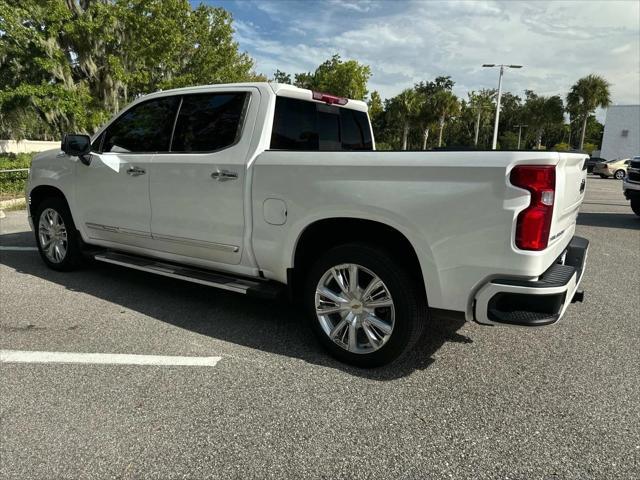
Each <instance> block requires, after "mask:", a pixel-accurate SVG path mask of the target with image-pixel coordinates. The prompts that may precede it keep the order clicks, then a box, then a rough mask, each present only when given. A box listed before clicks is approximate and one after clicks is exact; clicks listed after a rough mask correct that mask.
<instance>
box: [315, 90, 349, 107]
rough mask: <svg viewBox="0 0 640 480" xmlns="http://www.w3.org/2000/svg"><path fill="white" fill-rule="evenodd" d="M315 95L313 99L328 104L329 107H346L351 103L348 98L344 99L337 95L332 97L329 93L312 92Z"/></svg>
mask: <svg viewBox="0 0 640 480" xmlns="http://www.w3.org/2000/svg"><path fill="white" fill-rule="evenodd" d="M311 93H312V94H313V99H314V100H319V101H321V102H324V103H327V104H329V105H333V104H336V105H346V104H347V102H348V101H349V100H348V99H346V98H343V97H337V96H335V95H330V94H328V93H322V92H311Z"/></svg>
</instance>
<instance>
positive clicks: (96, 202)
mask: <svg viewBox="0 0 640 480" xmlns="http://www.w3.org/2000/svg"><path fill="white" fill-rule="evenodd" d="M178 103H179V98H177V97H161V98H156V99H152V100H148V101H145V102H142V103H139V104H137V105H134V106H132V107H131V108H129V109H128V110H126V111H125V112H123V113H122V115H120V116H119V117H118V118H116V120H114V121H113V122H112V123H111V124H110V125H109V126H108V127H107V128H106V130H105V131H104V132H103V133H102V134H101V135H100V136H99V137H98V139H96V140H95V141H94V143H93V151H92V153H91V163H90V164H89V165H83V164H81V163H80V162H78V165H77V166H76V169H77V170H76V185H75V199H76V205H77V211H78V213H79V215H78V216H79V218H80V220H81V222H82V224H83V225H82V227H83V228H84V229H85V231H86V232H87V235H88V236H89V237H90V238H93V239H96V240H102V241H108V242H115V243H119V244H123V245H133V246H141V247H148V246H149V242H150V241H151V204H150V201H149V169H150V165H151V160H152V158H153V156H154V155H155V152H157V151H163V150H164V151H168V147H169V139H170V138H171V129H172V127H173V123H174V120H175V114H176V110H177V107H178Z"/></svg>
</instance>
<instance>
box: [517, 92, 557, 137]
mask: <svg viewBox="0 0 640 480" xmlns="http://www.w3.org/2000/svg"><path fill="white" fill-rule="evenodd" d="M525 94H526V101H525V105H524V109H525V118H526V122H527V124H528V125H529V131H530V132H533V134H534V135H535V144H536V148H537V149H540V148H541V147H542V137H543V135H544V133H545V130H549V129H550V128H552V127H554V126H558V125H562V122H563V120H564V105H563V104H562V98H560V97H559V96H558V95H555V96H552V97H544V96H541V95H540V96H539V95H537V94H536V93H535V92H533V91H531V90H527V91H526V92H525Z"/></svg>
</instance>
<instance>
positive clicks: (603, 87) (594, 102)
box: [567, 74, 611, 150]
mask: <svg viewBox="0 0 640 480" xmlns="http://www.w3.org/2000/svg"><path fill="white" fill-rule="evenodd" d="M610 86H611V84H610V83H609V82H607V81H606V80H605V79H604V78H602V77H601V76H599V75H594V74H591V75H587V76H586V77H583V78H581V79H580V80H578V81H577V82H576V83H575V84H574V85H573V86H572V87H571V91H570V92H569V93H568V94H567V109H568V110H569V111H571V112H572V113H573V114H574V115H577V116H579V118H581V119H582V133H581V135H580V150H582V147H584V136H585V133H586V131H587V120H588V119H589V115H592V114H593V112H594V111H595V109H596V108H598V107H602V108H606V107H608V106H609V105H611V92H610V91H609V87H610Z"/></svg>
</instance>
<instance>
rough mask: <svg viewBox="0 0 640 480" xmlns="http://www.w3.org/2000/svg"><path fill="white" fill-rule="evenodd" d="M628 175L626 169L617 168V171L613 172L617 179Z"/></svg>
mask: <svg viewBox="0 0 640 480" xmlns="http://www.w3.org/2000/svg"><path fill="white" fill-rule="evenodd" d="M626 176H627V174H626V172H625V171H624V170H616V173H614V174H613V178H615V179H616V180H623V179H624V177H626Z"/></svg>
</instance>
